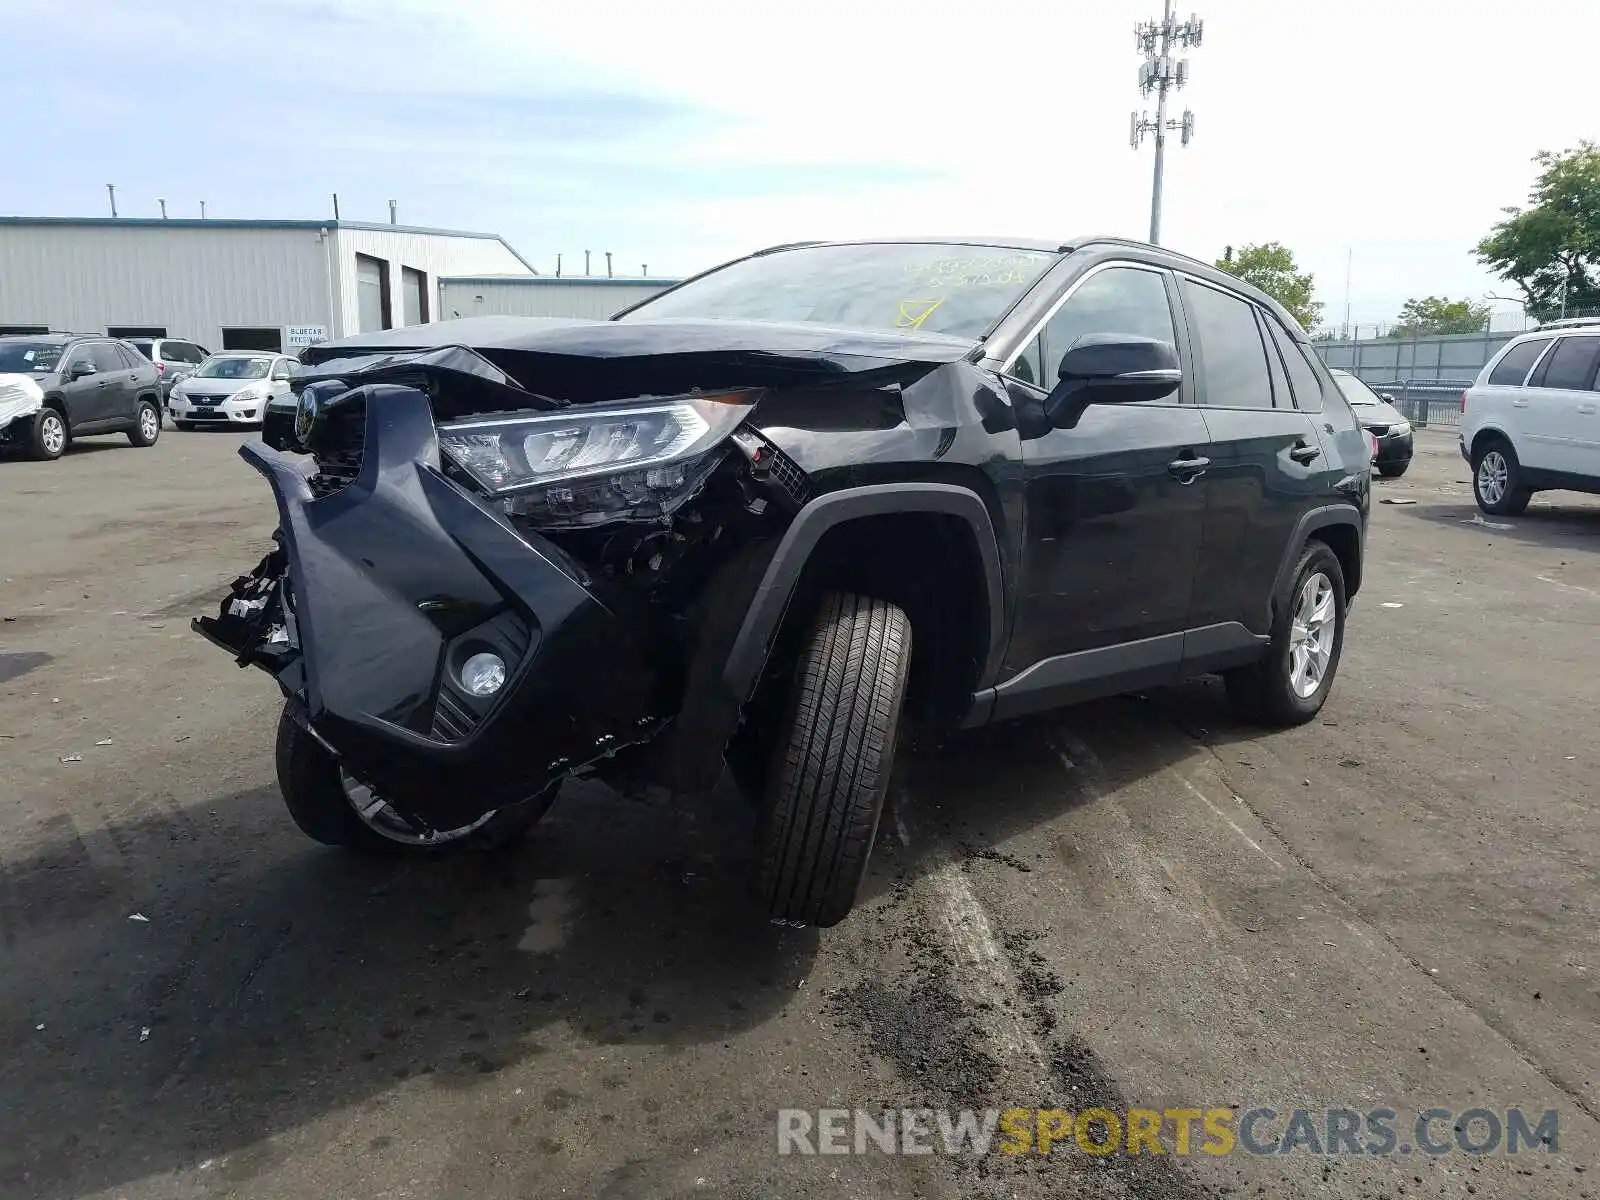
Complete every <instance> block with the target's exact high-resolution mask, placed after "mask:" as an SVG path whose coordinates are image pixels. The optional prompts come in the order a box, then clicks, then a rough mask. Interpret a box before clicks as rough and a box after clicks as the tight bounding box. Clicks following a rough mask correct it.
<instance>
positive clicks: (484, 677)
mask: <svg viewBox="0 0 1600 1200" xmlns="http://www.w3.org/2000/svg"><path fill="white" fill-rule="evenodd" d="M505 683H506V664H505V661H504V660H503V659H502V658H501V657H500V656H499V655H498V654H490V653H488V652H487V651H485V652H484V653H482V654H474V655H473V656H472V657H471V658H469V659H467V661H466V662H464V663H462V664H461V686H462V687H463V688H464V689H465V690H466V692H467V694H468V695H469V696H478V697H480V698H481V697H484V696H492V695H494V694H495V693H496V692H498V691H499V690H500V689H501V688H502V687H504V686H505Z"/></svg>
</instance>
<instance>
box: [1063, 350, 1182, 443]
mask: <svg viewBox="0 0 1600 1200" xmlns="http://www.w3.org/2000/svg"><path fill="white" fill-rule="evenodd" d="M1182 382H1183V368H1182V367H1181V366H1180V365H1179V363H1178V351H1177V348H1176V347H1175V346H1173V344H1172V343H1171V342H1162V341H1157V340H1156V339H1155V338H1147V337H1137V336H1135V335H1133V334H1127V333H1091V334H1086V335H1085V336H1083V337H1081V338H1079V339H1078V340H1077V341H1076V342H1074V343H1072V347H1071V349H1069V350H1068V351H1067V352H1066V353H1065V354H1063V355H1062V356H1061V368H1060V380H1059V382H1057V384H1056V386H1055V387H1054V388H1053V389H1052V390H1051V392H1050V394H1049V395H1048V396H1046V397H1045V401H1044V410H1045V414H1046V415H1047V416H1048V417H1049V418H1050V424H1052V425H1054V426H1055V427H1056V428H1057V429H1070V428H1072V427H1073V426H1074V425H1076V424H1077V423H1078V418H1079V417H1081V416H1082V415H1083V412H1084V409H1086V408H1088V407H1089V406H1090V405H1091V404H1137V403H1139V402H1140V401H1143V400H1159V399H1161V397H1163V396H1170V395H1171V394H1172V393H1173V392H1174V391H1176V390H1177V388H1178V385H1179V384H1180V383H1182Z"/></svg>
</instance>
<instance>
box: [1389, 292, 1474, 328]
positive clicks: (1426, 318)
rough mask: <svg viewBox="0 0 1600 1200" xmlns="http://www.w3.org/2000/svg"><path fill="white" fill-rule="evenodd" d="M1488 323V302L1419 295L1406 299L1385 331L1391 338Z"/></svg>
mask: <svg viewBox="0 0 1600 1200" xmlns="http://www.w3.org/2000/svg"><path fill="white" fill-rule="evenodd" d="M1488 327H1489V306H1488V305H1487V304H1474V303H1473V302H1472V301H1470V300H1448V299H1446V298H1445V297H1443V296H1423V297H1422V298H1421V299H1417V300H1407V301H1406V302H1405V305H1404V306H1403V307H1402V308H1401V309H1400V322H1399V324H1397V325H1396V326H1395V327H1394V328H1393V329H1391V330H1390V331H1389V336H1390V337H1392V338H1411V337H1428V336H1430V335H1432V334H1438V333H1477V332H1478V331H1479V330H1482V329H1487V328H1488Z"/></svg>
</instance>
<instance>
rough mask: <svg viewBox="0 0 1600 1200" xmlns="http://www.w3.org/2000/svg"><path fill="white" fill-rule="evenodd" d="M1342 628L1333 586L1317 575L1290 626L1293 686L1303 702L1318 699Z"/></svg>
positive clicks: (1304, 590) (1303, 594) (1307, 584)
mask: <svg viewBox="0 0 1600 1200" xmlns="http://www.w3.org/2000/svg"><path fill="white" fill-rule="evenodd" d="M1338 625H1339V616H1338V612H1337V611H1336V609H1335V606H1334V598H1333V583H1332V581H1331V580H1330V579H1329V578H1328V577H1327V576H1326V575H1324V574H1323V573H1322V572H1321V571H1317V572H1315V573H1314V574H1312V575H1310V576H1309V577H1308V578H1307V579H1306V581H1305V583H1304V584H1302V585H1301V587H1300V596H1299V599H1298V600H1297V601H1296V602H1295V609H1294V619H1293V622H1292V623H1291V624H1290V626H1289V686H1290V687H1292V688H1293V689H1294V693H1295V695H1297V696H1299V697H1300V698H1301V699H1302V700H1304V699H1307V698H1309V697H1310V696H1313V695H1315V694H1316V691H1317V689H1318V688H1319V687H1321V686H1322V681H1323V680H1324V679H1325V678H1327V675H1328V663H1329V662H1330V661H1331V660H1332V658H1333V640H1334V636H1335V634H1337V632H1338Z"/></svg>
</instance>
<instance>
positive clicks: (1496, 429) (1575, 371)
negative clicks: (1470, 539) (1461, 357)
mask: <svg viewBox="0 0 1600 1200" xmlns="http://www.w3.org/2000/svg"><path fill="white" fill-rule="evenodd" d="M1597 373H1600V319H1596V320H1592V321H1590V322H1588V323H1581V322H1580V323H1576V324H1574V323H1572V322H1563V323H1562V325H1561V328H1560V329H1559V330H1551V329H1543V330H1540V331H1538V332H1535V333H1525V334H1522V335H1521V336H1520V337H1515V338H1512V339H1511V341H1509V342H1507V343H1506V345H1505V347H1504V348H1503V349H1502V350H1501V351H1500V353H1499V354H1497V355H1495V356H1494V357H1493V358H1492V359H1490V360H1489V362H1488V363H1487V365H1485V366H1484V368H1483V370H1482V371H1480V372H1479V373H1478V378H1477V380H1476V381H1475V382H1474V383H1473V385H1472V386H1471V387H1470V388H1468V389H1467V390H1466V391H1464V392H1462V393H1461V456H1462V457H1463V458H1465V459H1466V460H1467V461H1468V462H1469V463H1471V464H1472V493H1473V495H1474V496H1475V497H1476V499H1477V501H1478V507H1479V508H1481V509H1482V510H1483V511H1484V512H1486V513H1489V514H1491V515H1493V516H1514V515H1515V514H1517V513H1520V512H1522V511H1523V510H1524V509H1525V508H1527V507H1528V501H1529V499H1530V498H1531V497H1532V496H1533V493H1534V492H1537V491H1544V490H1547V489H1564V490H1566V491H1571V492H1596V493H1600V381H1597V378H1596V375H1597Z"/></svg>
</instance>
